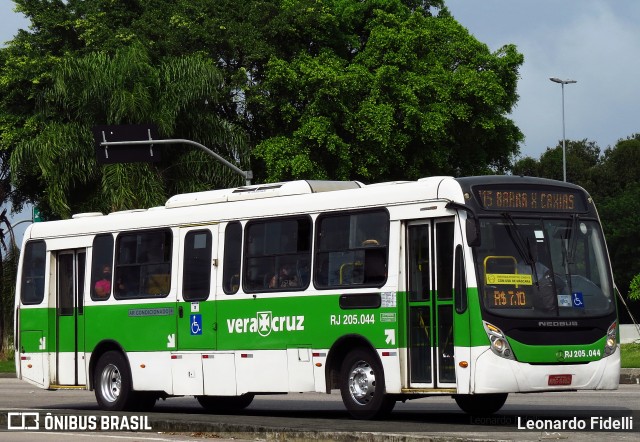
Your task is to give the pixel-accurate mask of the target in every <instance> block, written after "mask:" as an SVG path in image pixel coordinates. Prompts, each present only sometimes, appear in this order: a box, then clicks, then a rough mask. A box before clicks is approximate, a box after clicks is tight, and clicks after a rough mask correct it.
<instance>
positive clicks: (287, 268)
mask: <svg viewBox="0 0 640 442" xmlns="http://www.w3.org/2000/svg"><path fill="white" fill-rule="evenodd" d="M299 285H300V283H299V281H298V276H297V275H296V274H295V272H294V271H293V266H292V265H291V264H283V265H282V266H281V267H280V271H279V272H278V274H277V275H273V277H272V278H271V281H270V282H269V288H277V287H280V288H288V287H298V286H299Z"/></svg>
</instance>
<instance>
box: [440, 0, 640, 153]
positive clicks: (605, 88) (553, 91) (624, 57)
mask: <svg viewBox="0 0 640 442" xmlns="http://www.w3.org/2000/svg"><path fill="white" fill-rule="evenodd" d="M445 3H446V5H447V7H448V8H449V10H450V11H451V13H452V15H453V16H454V17H455V18H456V20H457V21H458V22H459V23H460V24H462V25H463V26H464V27H466V28H467V29H468V30H469V32H470V33H471V34H473V35H474V36H475V37H476V39H478V40H479V41H481V42H483V43H485V44H487V46H489V49H491V50H492V51H496V50H497V49H499V48H500V47H502V46H503V45H505V44H515V45H516V47H517V48H518V51H519V52H520V53H521V54H523V55H524V64H523V65H522V67H521V69H520V80H519V81H518V95H519V96H520V98H519V100H518V104H517V105H516V108H515V109H514V111H513V113H512V115H511V117H512V119H513V120H514V121H515V123H516V125H517V126H518V127H519V128H520V130H521V131H522V132H523V134H524V135H525V141H524V143H523V144H522V145H521V156H530V157H533V158H536V159H538V158H539V157H540V155H541V154H542V153H543V152H544V151H545V150H546V148H547V147H554V146H557V145H558V143H559V142H560V141H561V140H562V88H561V85H560V84H557V83H553V82H551V81H550V80H549V78H550V77H557V78H560V79H563V80H567V79H570V80H576V81H577V83H575V84H568V85H565V86H564V105H565V133H566V138H567V139H569V140H582V139H585V138H586V139H588V140H589V141H595V142H596V143H597V144H598V146H599V147H600V149H601V150H604V149H606V148H607V147H609V146H611V147H613V146H614V145H615V143H616V142H617V141H618V140H619V139H621V138H622V139H624V138H627V137H628V136H631V135H633V134H635V133H639V132H640V121H639V119H638V116H640V99H639V98H640V26H638V23H640V1H638V0H608V1H607V0H445Z"/></svg>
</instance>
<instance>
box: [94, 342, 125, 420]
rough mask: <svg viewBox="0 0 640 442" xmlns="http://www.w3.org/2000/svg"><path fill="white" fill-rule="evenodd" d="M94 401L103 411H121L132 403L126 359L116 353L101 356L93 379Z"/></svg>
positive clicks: (111, 352)
mask: <svg viewBox="0 0 640 442" xmlns="http://www.w3.org/2000/svg"><path fill="white" fill-rule="evenodd" d="M93 387H94V389H95V394H96V400H97V401H98V405H99V406H100V408H102V409H103V410H108V411H122V410H126V409H127V408H129V406H130V403H132V402H133V399H134V398H133V391H132V389H131V373H130V371H129V365H128V364H127V361H126V359H125V358H124V356H122V354H121V353H119V352H117V351H108V352H106V353H105V354H103V355H102V356H101V357H100V359H99V360H98V363H97V365H96V370H95V374H94V379H93Z"/></svg>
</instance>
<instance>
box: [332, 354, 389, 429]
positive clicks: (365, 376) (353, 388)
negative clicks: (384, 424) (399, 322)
mask: <svg viewBox="0 0 640 442" xmlns="http://www.w3.org/2000/svg"><path fill="white" fill-rule="evenodd" d="M340 393H341V395H342V401H343V402H344V405H345V407H346V408H347V411H349V413H350V414H351V416H353V417H354V418H356V419H376V418H380V417H383V416H385V415H387V414H389V413H390V412H391V410H393V407H394V406H395V404H396V401H395V399H394V398H393V397H392V396H389V395H387V394H386V393H385V384H384V372H383V370H382V365H381V364H380V361H379V360H378V358H377V357H376V355H374V354H373V352H371V351H368V350H365V349H363V348H359V349H356V350H354V351H352V352H351V353H349V354H348V355H347V357H346V358H345V360H344V361H343V363H342V370H341V374H340Z"/></svg>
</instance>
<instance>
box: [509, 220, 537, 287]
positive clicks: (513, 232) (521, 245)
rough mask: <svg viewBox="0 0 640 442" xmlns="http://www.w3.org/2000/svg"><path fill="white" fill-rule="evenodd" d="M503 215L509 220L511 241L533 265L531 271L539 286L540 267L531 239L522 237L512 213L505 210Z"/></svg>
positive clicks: (526, 261)
mask: <svg viewBox="0 0 640 442" xmlns="http://www.w3.org/2000/svg"><path fill="white" fill-rule="evenodd" d="M502 216H503V217H504V219H506V220H507V221H508V222H509V228H508V229H507V233H509V237H510V238H511V241H512V242H513V244H514V245H515V246H516V249H517V250H518V253H519V254H520V256H521V257H522V259H523V260H524V262H525V263H526V264H527V265H529V266H530V267H531V273H533V275H534V280H535V284H536V287H538V286H539V283H538V269H537V268H536V267H537V266H536V261H535V259H534V258H533V253H532V252H531V244H530V243H529V239H528V238H527V240H526V241H525V240H524V238H522V235H521V234H520V228H519V227H518V225H517V224H516V222H515V221H514V220H513V217H512V216H511V214H510V213H508V212H504V213H502Z"/></svg>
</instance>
